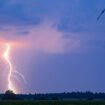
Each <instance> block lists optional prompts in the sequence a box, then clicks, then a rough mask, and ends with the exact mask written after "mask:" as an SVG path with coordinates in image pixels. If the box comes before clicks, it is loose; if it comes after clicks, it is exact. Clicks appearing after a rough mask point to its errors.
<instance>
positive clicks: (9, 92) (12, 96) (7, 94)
mask: <svg viewBox="0 0 105 105" xmlns="http://www.w3.org/2000/svg"><path fill="white" fill-rule="evenodd" d="M2 99H3V100H17V99H18V98H17V96H16V94H15V93H14V92H13V91H12V90H7V91H6V92H5V94H4V96H3V98H2Z"/></svg>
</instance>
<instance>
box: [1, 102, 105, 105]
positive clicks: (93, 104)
mask: <svg viewBox="0 0 105 105" xmlns="http://www.w3.org/2000/svg"><path fill="white" fill-rule="evenodd" d="M0 105H105V101H0Z"/></svg>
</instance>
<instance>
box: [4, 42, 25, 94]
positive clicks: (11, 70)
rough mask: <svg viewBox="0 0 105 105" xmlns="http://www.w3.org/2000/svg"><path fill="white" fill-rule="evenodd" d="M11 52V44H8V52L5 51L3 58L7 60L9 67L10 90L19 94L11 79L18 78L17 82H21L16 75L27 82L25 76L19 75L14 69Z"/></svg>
mask: <svg viewBox="0 0 105 105" xmlns="http://www.w3.org/2000/svg"><path fill="white" fill-rule="evenodd" d="M10 50H11V46H10V44H8V43H7V44H6V50H5V52H4V54H3V57H4V59H5V60H6V62H7V64H8V66H9V73H8V90H12V91H13V92H14V93H17V92H16V88H15V86H14V84H13V82H12V80H11V78H12V77H14V78H16V79H17V80H19V79H18V78H17V77H16V76H15V75H14V74H17V75H18V76H20V77H21V78H22V79H23V81H24V82H25V83H26V80H25V78H24V76H23V75H22V74H21V73H19V72H18V71H16V70H14V69H13V65H12V62H11V60H10Z"/></svg>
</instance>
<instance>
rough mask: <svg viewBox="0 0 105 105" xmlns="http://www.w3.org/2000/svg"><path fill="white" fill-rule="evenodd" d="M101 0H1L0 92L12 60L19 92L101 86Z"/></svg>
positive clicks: (104, 76) (104, 34) (104, 37)
mask: <svg viewBox="0 0 105 105" xmlns="http://www.w3.org/2000/svg"><path fill="white" fill-rule="evenodd" d="M104 8H105V0H0V59H1V60H0V72H1V73H0V82H1V83H0V92H4V91H5V90H6V89H7V84H8V83H7V76H8V67H7V66H8V65H7V64H6V62H5V61H4V60H3V58H2V54H3V52H4V50H5V44H6V43H9V44H11V46H12V47H11V54H10V56H11V62H12V64H13V66H14V68H15V69H16V70H17V71H18V72H21V73H22V74H23V75H24V77H25V79H26V81H27V83H26V84H25V83H24V82H23V81H22V80H21V79H20V81H17V80H16V79H15V78H11V80H12V82H13V83H14V85H15V87H16V88H18V90H19V92H20V93H55V92H57V93H59V92H71V91H92V92H105V64H104V63H105V14H103V16H102V17H101V18H100V20H99V21H97V17H98V15H99V14H100V12H101V11H102V10H103V9H104Z"/></svg>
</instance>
